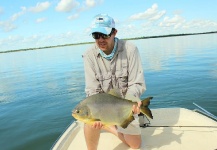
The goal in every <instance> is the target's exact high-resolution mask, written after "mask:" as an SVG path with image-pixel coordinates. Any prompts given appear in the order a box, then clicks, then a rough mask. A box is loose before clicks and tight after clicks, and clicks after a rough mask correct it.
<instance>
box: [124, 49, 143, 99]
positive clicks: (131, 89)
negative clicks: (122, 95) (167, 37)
mask: <svg viewBox="0 0 217 150" xmlns="http://www.w3.org/2000/svg"><path fill="white" fill-rule="evenodd" d="M128 74H129V76H128V90H127V94H129V95H134V96H135V97H138V98H139V97H140V96H141V95H142V93H143V92H144V91H145V90H146V86H145V80H144V71H143V68H142V62H141V58H140V55H139V51H138V49H137V48H136V49H135V50H134V51H132V53H131V55H130V56H129V66H128Z"/></svg>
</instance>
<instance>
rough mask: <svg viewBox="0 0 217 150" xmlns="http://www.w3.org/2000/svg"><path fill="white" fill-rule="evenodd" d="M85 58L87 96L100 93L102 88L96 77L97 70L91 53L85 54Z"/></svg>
mask: <svg viewBox="0 0 217 150" xmlns="http://www.w3.org/2000/svg"><path fill="white" fill-rule="evenodd" d="M83 60H84V73H85V85H86V86H85V92H86V96H91V95H94V94H97V93H100V92H101V91H102V90H101V86H100V83H99V81H98V80H97V79H96V73H95V72H96V70H95V69H94V63H93V59H91V58H90V55H88V54H84V55H83Z"/></svg>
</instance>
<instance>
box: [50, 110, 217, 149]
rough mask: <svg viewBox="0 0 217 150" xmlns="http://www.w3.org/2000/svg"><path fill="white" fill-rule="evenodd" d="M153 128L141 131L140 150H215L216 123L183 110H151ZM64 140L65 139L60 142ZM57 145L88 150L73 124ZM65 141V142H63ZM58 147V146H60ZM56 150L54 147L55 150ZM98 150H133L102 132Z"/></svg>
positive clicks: (78, 125)
mask: <svg viewBox="0 0 217 150" xmlns="http://www.w3.org/2000/svg"><path fill="white" fill-rule="evenodd" d="M152 113H153V116H154V119H153V120H150V121H151V124H150V127H146V128H141V129H142V146H141V148H140V149H141V150H174V149H175V150H215V149H217V122H216V121H214V120H212V119H210V118H208V117H206V116H203V115H201V114H199V113H197V112H194V111H192V110H188V109H184V108H169V109H168V108H161V109H153V110H152ZM61 138H62V139H61ZM61 138H60V140H59V141H58V142H60V143H58V142H57V144H56V149H59V148H60V149H63V150H86V149H87V148H86V144H85V139H84V134H83V123H81V122H75V123H73V124H72V125H71V126H70V127H69V128H68V129H67V131H66V132H65V135H63V136H62V137H61ZM63 138H64V139H63ZM57 145H59V146H57ZM54 149H55V147H54ZM98 149H99V150H131V148H129V147H128V146H126V145H125V144H124V143H122V142H121V141H120V140H119V139H118V138H117V137H116V136H114V135H113V134H111V133H108V132H102V133H101V136H100V141H99V145H98Z"/></svg>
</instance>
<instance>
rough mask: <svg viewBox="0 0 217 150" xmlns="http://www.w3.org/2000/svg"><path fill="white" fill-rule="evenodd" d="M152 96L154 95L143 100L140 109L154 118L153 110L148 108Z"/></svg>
mask: <svg viewBox="0 0 217 150" xmlns="http://www.w3.org/2000/svg"><path fill="white" fill-rule="evenodd" d="M152 98H153V97H147V98H145V99H144V100H142V105H141V106H140V111H141V112H142V113H143V114H145V115H147V116H148V117H149V118H151V119H153V116H152V113H151V110H150V109H149V108H148V106H149V104H150V100H151V99H152Z"/></svg>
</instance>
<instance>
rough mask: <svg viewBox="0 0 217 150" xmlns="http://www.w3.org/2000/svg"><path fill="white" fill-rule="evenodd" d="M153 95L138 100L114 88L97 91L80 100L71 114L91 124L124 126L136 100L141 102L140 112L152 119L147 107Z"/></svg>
mask: <svg viewBox="0 0 217 150" xmlns="http://www.w3.org/2000/svg"><path fill="white" fill-rule="evenodd" d="M152 98H153V97H148V98H145V99H144V100H142V101H141V100H140V99H139V98H136V97H134V96H131V95H126V96H125V98H122V97H121V94H120V93H118V92H116V90H110V92H109V93H99V94H95V95H92V96H89V97H87V98H86V99H84V100H82V101H81V102H80V103H79V104H78V105H77V106H76V107H75V108H74V109H73V111H72V116H73V117H74V118H75V119H77V120H79V121H82V122H84V123H87V124H93V123H94V122H95V121H101V122H102V124H103V125H105V126H110V125H117V126H121V127H122V128H126V127H127V126H128V125H129V124H130V123H131V122H132V121H133V120H134V117H133V112H132V107H133V105H136V106H137V101H138V100H140V101H141V102H142V104H141V106H140V112H141V113H143V114H145V115H146V116H148V117H149V118H151V119H153V116H152V113H151V110H150V109H149V108H148V106H149V104H150V100H151V99H152Z"/></svg>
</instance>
